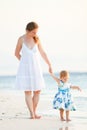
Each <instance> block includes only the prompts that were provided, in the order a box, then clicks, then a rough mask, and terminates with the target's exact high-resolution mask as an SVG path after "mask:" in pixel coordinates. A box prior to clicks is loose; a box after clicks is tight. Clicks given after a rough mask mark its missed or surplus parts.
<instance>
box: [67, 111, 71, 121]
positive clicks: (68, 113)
mask: <svg viewBox="0 0 87 130" xmlns="http://www.w3.org/2000/svg"><path fill="white" fill-rule="evenodd" d="M66 121H71V120H70V119H69V111H66Z"/></svg>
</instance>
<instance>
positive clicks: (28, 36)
mask: <svg viewBox="0 0 87 130" xmlns="http://www.w3.org/2000/svg"><path fill="white" fill-rule="evenodd" d="M37 31H38V25H37V23H35V22H30V23H28V24H27V26H26V33H25V34H24V35H22V36H20V37H19V39H18V43H17V45H16V49H15V56H16V57H17V58H18V60H19V61H20V63H19V68H18V72H17V76H16V87H17V89H19V90H24V92H25V101H26V104H27V107H28V109H29V111H30V116H31V117H30V118H31V119H39V118H40V117H41V116H38V115H37V114H36V108H37V105H38V102H39V96H40V92H41V89H42V88H43V87H44V86H45V85H44V79H43V75H42V71H41V66H40V61H39V53H38V52H40V54H41V56H42V58H43V59H44V60H45V62H46V63H47V64H48V67H49V72H52V68H51V63H50V61H49V59H48V57H47V55H46V53H45V51H44V50H43V48H42V45H41V43H40V40H39V38H38V37H37V35H36V34H37ZM32 94H33V95H32Z"/></svg>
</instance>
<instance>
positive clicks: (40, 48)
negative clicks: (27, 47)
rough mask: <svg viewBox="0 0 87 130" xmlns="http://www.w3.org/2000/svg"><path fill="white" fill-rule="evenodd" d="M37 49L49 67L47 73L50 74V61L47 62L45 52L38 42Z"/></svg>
mask: <svg viewBox="0 0 87 130" xmlns="http://www.w3.org/2000/svg"><path fill="white" fill-rule="evenodd" d="M38 49H39V52H40V54H41V56H42V58H43V59H44V60H45V62H46V63H47V64H48V66H49V72H50V73H52V67H51V63H50V61H49V59H48V57H47V54H46V52H45V51H44V50H43V47H42V45H41V43H40V42H39V43H38Z"/></svg>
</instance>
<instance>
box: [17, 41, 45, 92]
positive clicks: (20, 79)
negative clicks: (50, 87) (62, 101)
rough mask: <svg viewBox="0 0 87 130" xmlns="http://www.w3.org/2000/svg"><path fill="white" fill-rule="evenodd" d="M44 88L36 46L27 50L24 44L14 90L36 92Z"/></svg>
mask: <svg viewBox="0 0 87 130" xmlns="http://www.w3.org/2000/svg"><path fill="white" fill-rule="evenodd" d="M43 87H45V84H44V78H43V74H42V70H41V66H40V57H39V53H38V47H37V44H35V45H34V47H33V48H32V49H29V48H28V47H27V46H26V44H25V43H23V45H22V49H21V59H20V63H19V67H18V72H17V75H16V89H18V90H24V91H29V90H30V91H37V90H41V89H42V88H43Z"/></svg>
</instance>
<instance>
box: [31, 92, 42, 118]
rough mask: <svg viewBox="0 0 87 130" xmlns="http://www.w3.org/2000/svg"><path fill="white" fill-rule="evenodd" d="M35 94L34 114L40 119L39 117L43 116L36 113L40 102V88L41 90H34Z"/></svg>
mask: <svg viewBox="0 0 87 130" xmlns="http://www.w3.org/2000/svg"><path fill="white" fill-rule="evenodd" d="M33 94H34V95H33V110H34V115H35V118H36V119H39V118H41V116H38V115H37V114H36V109H37V105H38V102H39V97H40V90H39V91H34V93H33Z"/></svg>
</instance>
